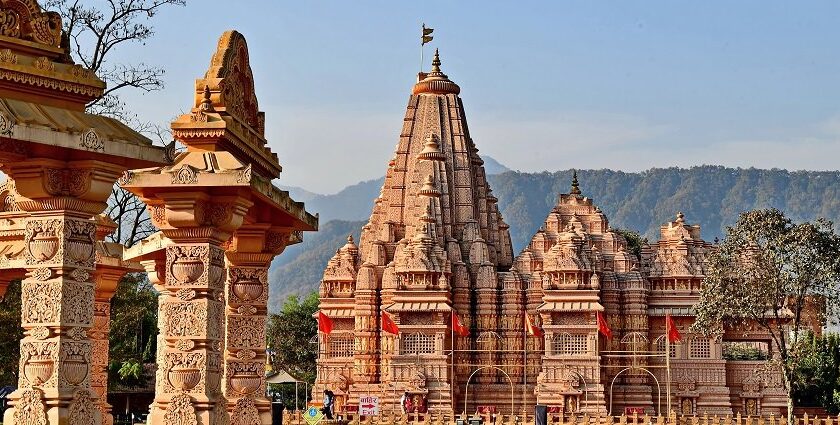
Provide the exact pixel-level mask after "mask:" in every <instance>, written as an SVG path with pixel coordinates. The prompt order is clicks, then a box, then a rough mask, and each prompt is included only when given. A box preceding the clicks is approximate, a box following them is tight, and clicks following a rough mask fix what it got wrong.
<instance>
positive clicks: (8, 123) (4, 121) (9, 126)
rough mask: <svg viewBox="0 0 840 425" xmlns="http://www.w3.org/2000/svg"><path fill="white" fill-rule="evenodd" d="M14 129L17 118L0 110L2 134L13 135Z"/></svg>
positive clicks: (0, 55) (0, 58) (0, 56)
mask: <svg viewBox="0 0 840 425" xmlns="http://www.w3.org/2000/svg"><path fill="white" fill-rule="evenodd" d="M7 50H8V49H7ZM0 60H2V53H0ZM4 62H5V61H4ZM14 129H15V119H14V118H12V117H11V116H9V114H7V113H6V112H4V111H0V135H2V136H11V135H12V132H13V131H14Z"/></svg>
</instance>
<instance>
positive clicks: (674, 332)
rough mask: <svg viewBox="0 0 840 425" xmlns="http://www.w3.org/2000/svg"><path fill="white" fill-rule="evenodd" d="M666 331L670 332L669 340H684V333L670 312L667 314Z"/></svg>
mask: <svg viewBox="0 0 840 425" xmlns="http://www.w3.org/2000/svg"><path fill="white" fill-rule="evenodd" d="M665 332H666V333H667V334H668V342H678V341H682V335H680V331H679V330H678V329H677V325H676V323H674V319H673V318H671V315H670V314H668V315H666V316H665Z"/></svg>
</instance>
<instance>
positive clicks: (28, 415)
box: [14, 388, 47, 425]
mask: <svg viewBox="0 0 840 425" xmlns="http://www.w3.org/2000/svg"><path fill="white" fill-rule="evenodd" d="M42 397H43V393H42V392H41V390H39V389H37V388H30V389H28V390H24V391H23V394H21V398H20V400H18V403H17V405H16V406H15V414H14V418H15V423H16V424H17V425H47V414H46V411H45V409H44V401H43V400H42Z"/></svg>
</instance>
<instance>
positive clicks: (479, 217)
mask: <svg viewBox="0 0 840 425" xmlns="http://www.w3.org/2000/svg"><path fill="white" fill-rule="evenodd" d="M440 64H441V62H440V58H439V56H438V54H437V52H435V57H434V61H433V62H432V71H431V72H429V73H420V74H419V76H418V82H417V83H416V84H415V85H414V88H413V90H412V95H411V97H410V98H409V101H408V107H407V108H406V113H405V119H404V120H403V125H402V131H401V133H400V138H399V142H398V143H397V146H396V151H395V153H394V157H393V159H392V160H391V161H390V162H389V163H388V168H387V171H386V177H385V183H384V185H383V187H382V191H381V193H380V195H379V197H378V198H377V199H376V201H375V204H374V206H373V211H372V213H371V216H370V221H369V222H368V223H367V224H366V225H365V226H364V227H363V229H362V233H361V240H360V241H359V242H358V245H356V243H355V241H353V240H352V239H348V242H347V244H346V245H344V247H342V248H340V249H339V250H338V251H337V253H336V254H335V256H334V257H333V258H332V260H331V261H330V262H329V264H328V265H327V269H326V270H325V272H324V278H323V281H322V282H321V287H320V296H321V311H322V312H323V313H324V314H326V315H327V316H329V317H330V319H331V321H332V323H333V331H332V332H331V333H330V334H329V335H325V334H320V338H321V343H320V354H319V358H318V378H317V381H316V386H315V389H314V390H315V392H316V394H317V393H319V392H321V391H323V389H325V388H328V389H330V390H332V391H333V392H334V393H335V394H336V407H337V409H342V408H344V409H345V410H348V411H353V410H355V407H356V406H354V405H357V404H358V403H359V396H362V395H366V394H372V395H373V394H387V396H386V397H385V398H384V399H383V400H382V404H381V407H380V409H383V410H384V411H383V412H382V413H386V414H387V413H388V412H389V409H394V411H397V412H398V411H399V407H398V400H399V398H400V396H402V395H403V393H405V392H408V393H409V396H410V397H415V399H416V400H418V401H419V402H420V403H425V404H426V405H427V407H428V409H429V411H430V412H447V413H450V412H452V411H453V406H456V405H458V406H461V405H462V404H461V403H463V394H461V392H463V388H464V384H465V383H466V380H467V377H468V376H469V373H470V372H471V369H472V368H471V367H469V366H458V364H462V365H466V364H470V363H472V364H476V363H480V364H498V363H500V361H501V359H497V358H495V357H496V356H500V354H494V353H498V347H492V346H490V345H492V344H499V343H500V341H499V339H500V338H499V334H498V333H497V332H496V330H498V329H499V322H500V318H499V316H500V313H501V301H502V295H501V294H502V290H501V288H502V281H503V278H502V277H501V276H502V275H504V274H505V272H507V271H508V270H509V268H510V267H511V265H512V263H513V250H512V247H511V241H510V235H509V233H508V226H507V224H505V222H504V221H503V220H502V217H501V215H500V214H499V209H498V207H497V200H496V198H495V197H494V196H493V195H492V193H491V191H490V188H489V186H488V184H487V180H486V178H485V172H484V167H483V161H482V160H481V158H480V157H479V155H478V149H477V148H476V147H475V144H474V143H473V140H472V139H471V138H470V133H469V130H468V127H467V121H466V115H465V113H464V108H463V103H462V101H461V98H460V97H458V94H459V93H460V91H461V89H460V87H459V86H458V85H457V84H455V83H454V82H453V81H451V80H450V79H449V78H448V77H447V76H446V74H444V73H443V72H442V71H441V68H440ZM453 310H454V311H455V313H456V314H457V315H458V317H459V318H460V321H461V323H462V324H464V325H465V326H467V327H469V329H470V336H468V337H459V336H457V335H456V336H455V337H454V342H455V353H454V354H455V361H454V364H455V365H453V361H452V357H451V354H452V351H451V350H452V344H453V337H452V331H451V328H450V323H451V314H452V311H453ZM383 313H385V314H387V315H388V316H389V317H391V318H392V319H393V320H394V322H395V323H396V324H397V325H398V326H399V329H400V333H399V334H398V335H393V334H391V333H387V332H383V331H382V326H381V320H382V314H383ZM487 335H491V336H487ZM485 345H488V346H485ZM453 376H454V379H452V378H453ZM500 379H501V377H500V376H498V374H497V372H495V371H493V370H488V371H485V372H484V373H483V374H478V375H476V377H475V378H473V381H472V383H473V385H474V386H472V387H470V395H469V398H470V399H473V398H474V396H473V394H474V393H473V388H476V387H479V386H477V385H475V384H477V383H479V384H484V385H481V387H483V388H484V389H485V390H487V389H488V388H491V387H492V386H493V385H495V384H497V383H500V382H501V381H500ZM505 382H507V381H505ZM450 383H452V384H450ZM453 385H454V388H453ZM507 388H508V387H507V384H505V389H506V390H507ZM507 391H508V392H509V390H507ZM453 396H454V397H455V398H454V399H453ZM423 400H425V401H423ZM460 410H461V409H456V411H457V412H460Z"/></svg>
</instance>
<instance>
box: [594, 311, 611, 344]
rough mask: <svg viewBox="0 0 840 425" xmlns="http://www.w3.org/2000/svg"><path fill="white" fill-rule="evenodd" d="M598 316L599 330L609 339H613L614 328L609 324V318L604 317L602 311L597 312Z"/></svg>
mask: <svg viewBox="0 0 840 425" xmlns="http://www.w3.org/2000/svg"><path fill="white" fill-rule="evenodd" d="M596 317H597V319H598V332H600V333H601V334H602V335H604V336H605V337H607V339H612V330H611V329H610V325H608V324H607V319H605V318H604V315H603V314H602V313H601V312H600V311H599V312H597V313H596Z"/></svg>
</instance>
